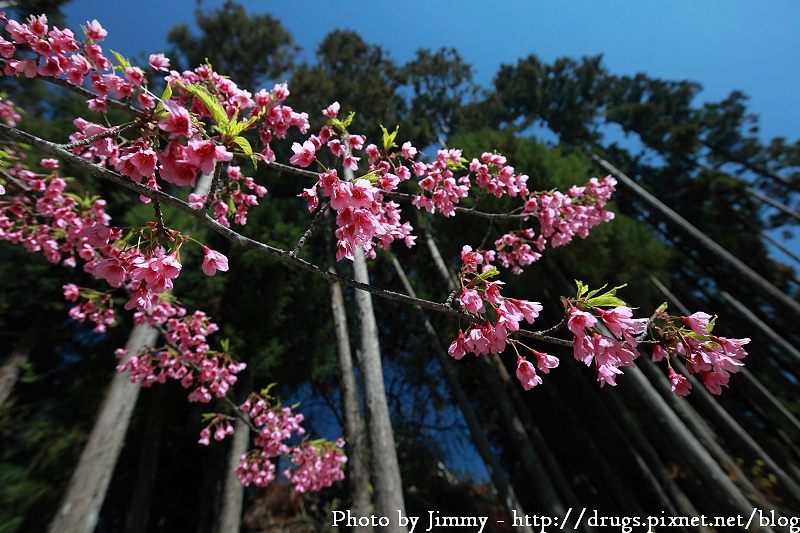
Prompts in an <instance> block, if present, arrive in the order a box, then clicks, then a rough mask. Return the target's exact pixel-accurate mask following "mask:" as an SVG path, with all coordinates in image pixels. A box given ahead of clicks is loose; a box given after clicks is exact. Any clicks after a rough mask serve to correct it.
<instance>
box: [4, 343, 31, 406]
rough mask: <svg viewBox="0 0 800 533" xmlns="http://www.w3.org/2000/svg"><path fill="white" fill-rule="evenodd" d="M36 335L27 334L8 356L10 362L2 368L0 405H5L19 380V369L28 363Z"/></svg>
mask: <svg viewBox="0 0 800 533" xmlns="http://www.w3.org/2000/svg"><path fill="white" fill-rule="evenodd" d="M35 338H36V335H35V334H34V333H33V332H30V333H28V334H26V335H25V336H24V337H23V338H22V339H20V341H19V342H18V343H17V346H15V347H14V349H13V350H12V351H11V355H9V356H8V361H6V363H5V364H4V365H3V366H2V367H0V405H3V404H4V403H5V402H6V400H7V399H8V397H9V396H11V391H13V390H14V386H15V385H16V384H17V380H18V379H19V369H20V368H22V365H24V364H25V363H27V362H28V356H29V355H30V353H31V350H32V349H33V344H34V339H35Z"/></svg>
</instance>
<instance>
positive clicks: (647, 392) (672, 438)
mask: <svg viewBox="0 0 800 533" xmlns="http://www.w3.org/2000/svg"><path fill="white" fill-rule="evenodd" d="M625 377H626V379H625V383H624V385H626V387H625V388H624V389H622V390H623V391H624V393H625V394H626V395H627V396H628V397H629V398H630V399H629V403H630V402H635V403H636V404H637V405H640V406H641V407H642V408H644V409H645V410H646V411H648V412H649V413H650V419H651V420H653V421H654V422H656V424H657V425H658V426H660V427H659V428H658V429H657V430H654V431H655V433H656V435H651V442H654V443H655V444H656V445H657V446H660V447H662V449H663V450H664V451H665V452H666V451H667V450H669V451H671V452H674V451H679V452H680V453H681V454H682V455H683V456H684V457H685V458H686V461H687V463H688V464H689V466H690V467H691V468H692V470H693V471H694V472H695V474H696V475H697V477H698V479H699V480H700V482H701V484H702V487H703V492H704V494H705V500H706V501H707V500H712V501H715V502H717V503H718V504H719V505H720V506H721V509H722V510H723V512H725V513H729V514H741V515H743V516H750V513H751V512H752V510H753V503H752V502H750V501H749V500H748V498H747V497H746V496H745V495H744V494H742V492H741V490H740V489H739V487H737V486H736V485H735V484H734V483H733V481H731V479H730V478H729V477H728V474H727V473H726V472H725V470H723V469H722V468H721V467H720V465H719V463H717V461H715V460H714V458H712V456H711V455H710V454H709V452H708V450H706V448H705V447H704V446H703V445H702V444H701V443H700V441H698V439H697V438H696V437H695V436H694V435H693V434H692V432H691V431H690V430H689V429H688V428H687V427H686V425H685V424H684V423H683V421H682V420H681V419H680V418H679V417H678V415H677V414H675V412H674V411H673V410H672V409H671V408H670V406H669V405H668V404H667V402H666V401H665V400H664V398H663V397H662V396H661V395H660V394H658V392H657V391H656V390H655V388H654V387H653V385H652V384H651V383H650V381H648V379H647V378H646V377H645V375H644V373H642V371H641V369H640V368H638V367H635V368H629V369H626V371H625ZM703 511H705V510H703ZM759 531H763V532H771V531H772V529H770V528H768V527H761V528H759Z"/></svg>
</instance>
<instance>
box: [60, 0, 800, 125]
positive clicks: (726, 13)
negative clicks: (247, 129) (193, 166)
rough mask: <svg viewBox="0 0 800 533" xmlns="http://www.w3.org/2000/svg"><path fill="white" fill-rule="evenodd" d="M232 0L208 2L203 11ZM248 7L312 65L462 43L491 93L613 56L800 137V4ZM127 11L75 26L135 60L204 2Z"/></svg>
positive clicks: (473, 2) (97, 8)
mask: <svg viewBox="0 0 800 533" xmlns="http://www.w3.org/2000/svg"><path fill="white" fill-rule="evenodd" d="M221 3H222V2H221V0H213V1H209V0H206V1H205V2H203V6H204V7H205V8H210V7H216V6H219V5H220V4H221ZM240 3H241V4H243V5H244V6H245V8H246V9H247V10H248V11H250V12H254V13H255V12H269V13H271V14H272V15H274V16H276V17H277V18H279V19H280V20H281V21H282V22H283V24H284V26H285V27H286V28H287V29H288V30H289V31H290V32H291V33H292V35H293V36H294V38H295V40H296V42H297V43H298V44H299V45H300V46H302V47H303V49H304V50H305V53H306V54H307V57H309V59H311V58H312V54H313V51H314V50H315V49H316V47H317V45H318V43H319V42H320V40H321V39H322V37H324V36H325V35H326V34H327V33H328V32H330V31H331V30H333V29H336V28H347V29H352V30H355V31H357V32H358V33H359V34H360V35H361V36H362V37H363V38H364V39H365V40H366V41H367V42H370V43H375V44H379V45H381V46H383V47H384V48H385V49H387V50H388V51H389V52H390V55H391V57H392V58H394V59H395V60H397V61H398V62H405V61H407V60H410V59H412V58H413V56H414V52H415V51H416V50H417V49H418V48H421V47H427V48H432V49H438V48H440V47H454V48H456V49H457V50H458V51H459V52H460V53H461V55H462V56H463V57H464V59H465V60H466V61H467V62H469V63H471V64H472V65H473V66H474V68H475V71H476V76H477V81H478V82H479V83H480V84H481V85H484V86H489V85H490V84H491V81H492V78H493V76H494V74H495V72H496V71H497V69H498V67H499V66H500V65H501V64H503V63H506V64H510V63H515V62H516V61H517V60H518V59H519V58H522V57H525V56H527V55H529V54H532V53H533V54H536V55H538V56H539V57H540V58H542V59H543V60H545V61H552V60H553V59H555V58H558V57H562V56H570V57H580V56H584V55H595V54H600V53H602V54H604V58H605V64H606V66H607V67H608V68H609V70H610V71H611V72H613V73H616V74H634V73H637V72H646V73H648V74H650V75H652V76H657V77H661V78H666V79H672V80H683V79H688V80H692V81H697V82H700V83H701V84H702V85H703V86H704V88H705V90H704V92H703V93H702V95H701V98H702V100H704V101H705V100H720V99H722V98H724V97H725V96H727V95H728V94H729V93H730V91H731V90H734V89H739V90H742V91H744V92H745V93H746V94H747V95H748V96H750V98H751V107H752V111H753V112H755V113H756V114H758V115H759V116H760V118H761V125H762V134H763V136H764V137H765V138H771V137H774V136H784V137H787V138H789V139H791V140H794V139H796V138H797V137H798V127H797V125H798V124H800V101H798V95H800V68H798V67H800V64H798V63H800V2H796V1H793V0H780V1H778V0H776V1H768V2H745V1H737V0H728V1H717V0H704V1H702V2H697V1H689V0H673V1H671V2H639V1H632V0H606V1H604V2H589V1H582V2H578V1H571V0H564V1H559V2H538V1H535V0H513V1H497V2H486V1H485V0H481V1H478V0H459V1H443V0H425V1H420V0H405V1H403V2H359V1H355V0H353V1H350V2H330V1H317V0H307V1H305V2H267V1H260V0H240ZM128 5H130V6H131V7H127V6H126V4H125V3H123V2H119V1H109V0H73V1H72V2H71V3H70V4H68V5H67V7H66V10H65V11H66V13H67V17H68V19H67V20H68V22H69V24H70V25H71V26H73V27H77V25H78V24H81V23H85V21H86V20H91V19H93V18H97V19H98V20H99V21H100V22H101V23H102V24H103V25H104V26H105V27H106V28H107V29H108V30H109V38H108V40H107V42H106V46H107V47H110V48H113V49H116V50H118V51H120V52H122V53H123V54H125V55H135V54H136V53H137V52H147V53H151V52H159V51H164V50H165V48H166V40H165V37H164V36H165V35H166V32H167V30H168V29H169V28H170V27H172V26H173V25H174V24H178V23H183V22H186V23H190V24H191V23H192V22H193V11H194V9H195V6H196V4H195V2H194V1H193V0H158V1H156V0H137V2H136V3H135V7H133V4H128Z"/></svg>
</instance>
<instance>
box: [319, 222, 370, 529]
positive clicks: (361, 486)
mask: <svg viewBox="0 0 800 533" xmlns="http://www.w3.org/2000/svg"><path fill="white" fill-rule="evenodd" d="M328 234H329V233H328ZM329 248H330V247H329ZM329 263H330V266H329V267H328V270H330V271H331V272H335V271H336V269H335V267H334V266H333V261H332V260H330V259H329ZM331 311H332V313H333V326H334V330H335V332H336V348H337V352H338V354H339V369H340V370H341V373H342V380H341V385H340V389H341V394H342V404H343V407H344V425H345V427H344V431H345V439H346V440H345V446H346V449H347V483H348V488H349V490H350V498H351V500H352V508H351V511H352V513H353V514H354V515H355V516H369V515H370V514H371V509H372V500H371V498H370V495H369V467H368V459H367V442H366V437H365V435H364V422H363V419H362V417H361V408H360V406H359V403H358V387H357V385H356V375H355V372H354V371H353V355H352V352H351V350H350V333H349V332H348V329H347V313H346V311H345V306H344V298H343V297H342V285H341V284H340V283H331ZM352 530H353V531H358V532H362V533H370V532H371V531H372V525H371V524H368V525H366V526H361V525H359V526H355V527H354V528H352Z"/></svg>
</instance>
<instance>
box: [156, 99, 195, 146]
mask: <svg viewBox="0 0 800 533" xmlns="http://www.w3.org/2000/svg"><path fill="white" fill-rule="evenodd" d="M164 109H165V110H166V111H167V113H168V115H167V117H166V118H164V119H162V120H159V121H158V127H159V128H161V129H162V130H164V131H167V132H172V135H170V137H174V136H176V135H183V136H184V137H186V138H190V137H191V136H192V135H194V132H193V126H192V118H191V117H190V116H189V111H187V110H186V108H185V107H183V106H179V105H178V104H176V103H175V102H173V101H172V100H167V101H165V102H164Z"/></svg>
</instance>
